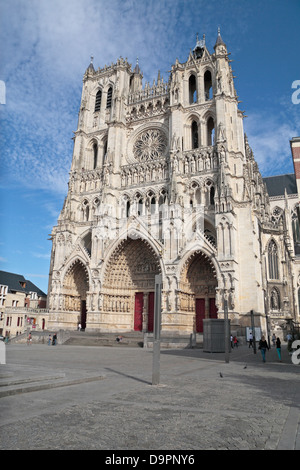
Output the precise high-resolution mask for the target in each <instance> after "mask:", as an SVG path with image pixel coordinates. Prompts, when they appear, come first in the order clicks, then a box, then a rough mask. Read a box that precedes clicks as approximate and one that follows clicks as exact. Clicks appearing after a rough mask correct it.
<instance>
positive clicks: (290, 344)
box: [286, 333, 293, 355]
mask: <svg viewBox="0 0 300 470" xmlns="http://www.w3.org/2000/svg"><path fill="white" fill-rule="evenodd" d="M286 340H287V343H288V344H287V349H288V352H289V354H290V355H292V340H293V337H292V335H291V333H288V334H287V335H286Z"/></svg>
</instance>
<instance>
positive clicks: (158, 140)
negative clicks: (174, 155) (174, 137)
mask: <svg viewBox="0 0 300 470" xmlns="http://www.w3.org/2000/svg"><path fill="white" fill-rule="evenodd" d="M166 149H167V139H166V136H165V135H164V133H163V132H162V131H160V130H159V129H148V130H146V131H144V132H143V133H142V134H140V136H139V137H138V138H137V140H136V141H135V144H134V146H133V153H134V156H135V158H136V159H137V160H138V161H140V162H146V161H148V160H156V159H157V158H160V157H162V156H163V155H164V154H165V152H166Z"/></svg>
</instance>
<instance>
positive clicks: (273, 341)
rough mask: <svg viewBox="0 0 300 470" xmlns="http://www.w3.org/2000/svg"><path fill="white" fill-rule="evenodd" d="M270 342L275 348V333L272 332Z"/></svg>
mask: <svg viewBox="0 0 300 470" xmlns="http://www.w3.org/2000/svg"><path fill="white" fill-rule="evenodd" d="M272 343H273V347H274V348H275V343H276V336H275V333H273V336H272Z"/></svg>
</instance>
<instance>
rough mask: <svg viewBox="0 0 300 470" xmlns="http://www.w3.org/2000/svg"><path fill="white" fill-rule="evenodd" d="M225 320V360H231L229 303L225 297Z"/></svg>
mask: <svg viewBox="0 0 300 470" xmlns="http://www.w3.org/2000/svg"><path fill="white" fill-rule="evenodd" d="M224 321H225V362H227V363H228V362H229V323H228V303H227V299H225V297H224Z"/></svg>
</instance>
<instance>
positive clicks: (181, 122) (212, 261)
mask: <svg viewBox="0 0 300 470" xmlns="http://www.w3.org/2000/svg"><path fill="white" fill-rule="evenodd" d="M233 78H234V77H233V74H232V69H231V66H230V60H229V54H228V51H227V47H226V44H225V43H224V42H223V40H222V38H221V35H220V32H218V36H217V40H216V44H215V46H214V52H213V53H210V52H209V51H208V49H207V47H206V44H205V38H204V37H203V39H202V40H199V39H198V37H197V42H196V46H195V48H194V49H193V50H192V51H191V52H190V54H189V56H188V59H187V61H186V62H185V63H179V61H178V60H176V62H175V64H174V65H173V66H172V69H171V71H170V76H169V80H168V82H164V81H163V78H161V77H160V74H158V78H157V81H154V82H153V84H149V83H146V84H145V86H143V85H142V79H143V76H142V72H141V70H140V67H139V65H138V63H137V64H136V66H135V68H134V69H132V67H131V65H130V64H129V63H128V62H127V60H124V59H122V58H120V59H119V60H118V61H117V63H116V64H112V65H109V66H105V67H104V68H101V69H100V68H99V69H98V70H95V68H94V66H93V63H92V62H91V64H90V65H89V67H88V69H87V70H86V72H85V75H84V78H83V89H82V98H81V105H80V111H79V119H78V129H77V131H76V132H75V137H74V152H73V160H72V166H71V171H70V179H69V188H68V195H67V197H66V199H65V203H64V207H63V209H62V211H61V214H60V216H59V219H58V224H57V226H55V227H54V229H53V232H52V241H53V247H52V256H51V265H50V279H49V295H48V297H49V309H50V314H49V328H52V329H55V328H56V329H59V328H63V329H75V328H76V326H77V324H78V323H79V322H80V323H81V324H82V326H83V327H84V328H85V329H86V331H98V332H108V331H110V332H126V331H132V330H136V331H143V332H151V331H152V328H153V298H154V278H155V275H156V274H158V273H161V274H162V279H163V291H162V332H164V333H165V334H169V335H180V334H182V335H185V334H189V333H192V332H200V333H201V331H202V329H203V319H204V318H217V317H219V318H222V317H223V315H224V311H223V305H224V304H223V300H224V298H226V299H227V300H228V307H229V317H230V319H231V327H232V329H233V330H235V331H236V332H237V334H239V335H243V334H244V331H245V328H244V327H245V326H250V317H249V312H250V310H254V311H255V313H256V321H257V325H260V326H261V327H262V330H263V331H264V332H266V329H267V324H266V318H267V315H266V311H267V307H266V306H267V305H269V304H270V302H271V295H272V292H273V293H275V294H274V295H275V296H278V298H277V300H276V298H275V300H273V302H276V301H277V302H280V303H281V307H280V309H279V308H278V310H280V315H281V318H282V319H286V318H295V315H296V313H295V312H296V303H295V301H294V300H293V299H294V298H295V292H294V290H295V289H296V287H295V286H294V284H293V279H294V278H295V276H297V273H295V269H296V268H295V266H294V264H293V260H294V258H295V256H294V255H295V254H294V251H293V250H294V248H293V244H292V242H291V238H290V235H289V233H291V232H290V231H289V226H288V225H287V224H289V223H290V222H289V221H288V217H287V218H286V219H284V222H283V221H282V218H281V219H280V220H277V225H276V224H275V225H274V221H273V222H272V213H271V209H270V202H269V196H268V193H267V190H266V186H265V184H264V181H263V179H262V177H261V175H260V173H259V170H258V167H257V164H256V162H255V160H254V157H253V153H252V151H251V148H250V147H249V144H248V141H247V138H246V137H245V136H244V130H243V112H242V111H240V110H239V108H238V97H237V93H236V90H235V87H234V81H233ZM270 253H271V254H270ZM283 259H284V263H281V262H280V260H283ZM298 270H299V266H298ZM270 279H271V280H272V281H273V283H272V282H271V283H270V282H269V280H270ZM289 281H290V282H289ZM272 289H273V291H272ZM279 299H281V300H279ZM283 299H285V304H284V303H283ZM274 305H275V303H274ZM269 310H270V309H269ZM269 310H268V311H269Z"/></svg>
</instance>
